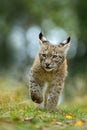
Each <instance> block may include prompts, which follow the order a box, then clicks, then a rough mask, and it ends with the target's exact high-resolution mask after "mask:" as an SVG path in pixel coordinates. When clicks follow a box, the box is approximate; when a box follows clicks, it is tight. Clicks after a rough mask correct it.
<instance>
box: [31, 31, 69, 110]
mask: <svg viewBox="0 0 87 130" xmlns="http://www.w3.org/2000/svg"><path fill="white" fill-rule="evenodd" d="M39 41H40V51H39V53H38V54H37V56H36V58H35V61H34V64H33V65H32V68H31V70H30V78H29V91H30V95H31V99H32V100H33V101H34V102H35V103H38V104H43V107H44V109H46V110H49V111H55V109H56V106H57V103H58V98H59V95H60V93H61V92H62V90H63V87H64V80H65V77H66V75H67V60H66V55H67V51H68V49H69V46H70V41H71V39H70V37H68V38H67V39H66V40H65V41H63V42H62V43H60V44H59V45H52V44H51V43H50V42H49V41H47V40H46V38H45V37H44V36H43V34H42V33H40V34H39ZM45 85H47V87H46V89H45V91H44V92H43V88H44V86H45Z"/></svg>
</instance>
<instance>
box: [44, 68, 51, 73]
mask: <svg viewBox="0 0 87 130" xmlns="http://www.w3.org/2000/svg"><path fill="white" fill-rule="evenodd" d="M44 69H45V70H46V71H48V72H50V71H52V70H53V68H49V67H46V68H44Z"/></svg>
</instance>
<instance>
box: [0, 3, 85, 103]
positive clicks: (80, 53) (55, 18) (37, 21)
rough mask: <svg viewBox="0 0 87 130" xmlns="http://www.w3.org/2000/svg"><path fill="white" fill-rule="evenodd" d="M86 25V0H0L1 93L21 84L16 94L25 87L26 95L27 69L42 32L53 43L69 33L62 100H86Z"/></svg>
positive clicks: (64, 37)
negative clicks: (69, 42)
mask: <svg viewBox="0 0 87 130" xmlns="http://www.w3.org/2000/svg"><path fill="white" fill-rule="evenodd" d="M86 27H87V1H86V0H73V1H70V0H50V1H47V0H0V92H1V93H2V91H1V90H3V91H4V90H6V92H9V91H10V90H13V88H15V87H16V88H17V87H19V86H20V88H22V90H21V89H19V91H17V92H18V95H19V93H20V91H24V90H26V91H25V93H22V94H24V95H28V94H26V92H27V86H28V78H29V70H30V67H31V65H32V63H33V60H34V57H35V55H36V53H37V52H38V49H39V47H38V46H39V44H38V34H39V33H40V32H41V31H42V32H43V33H44V35H45V36H46V37H47V38H48V39H49V41H51V42H53V43H54V44H55V43H60V42H61V41H63V40H65V39H66V38H67V37H68V36H71V39H72V43H71V47H70V50H69V53H68V56H67V58H68V66H69V67H68V71H69V73H68V77H67V79H66V84H65V89H64V94H63V99H65V100H66V101H70V100H71V99H73V101H76V100H77V102H83V101H84V100H85V101H87V29H86ZM2 96H3V93H2ZM27 98H28V96H27Z"/></svg>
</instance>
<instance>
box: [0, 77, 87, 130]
mask: <svg viewBox="0 0 87 130" xmlns="http://www.w3.org/2000/svg"><path fill="white" fill-rule="evenodd" d="M59 108H60V110H61V111H60V112H59V113H55V112H51V113H49V112H47V111H40V110H36V109H35V104H34V103H32V102H31V101H29V100H28V89H27V87H25V86H23V85H22V84H20V83H15V82H14V81H10V80H9V82H8V80H7V81H6V80H5V81H4V80H3V79H0V130H27V129H28V130H53V129H55V130H79V129H81V130H82V129H83V130H86V129H87V105H84V104H83V105H77V104H76V103H75V102H72V103H68V104H67V103H65V104H61V106H59Z"/></svg>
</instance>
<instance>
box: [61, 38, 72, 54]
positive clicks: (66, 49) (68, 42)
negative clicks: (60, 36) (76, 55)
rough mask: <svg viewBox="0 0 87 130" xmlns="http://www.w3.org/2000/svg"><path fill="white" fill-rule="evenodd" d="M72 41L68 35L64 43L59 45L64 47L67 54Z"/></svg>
mask: <svg viewBox="0 0 87 130" xmlns="http://www.w3.org/2000/svg"><path fill="white" fill-rule="evenodd" d="M70 43H71V38H70V37H68V38H67V39H66V40H64V41H63V42H62V43H60V44H59V46H60V47H61V48H62V50H63V51H64V54H65V55H66V54H67V52H68V49H69V47H70Z"/></svg>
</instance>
